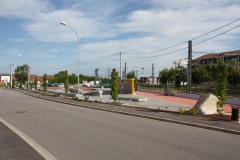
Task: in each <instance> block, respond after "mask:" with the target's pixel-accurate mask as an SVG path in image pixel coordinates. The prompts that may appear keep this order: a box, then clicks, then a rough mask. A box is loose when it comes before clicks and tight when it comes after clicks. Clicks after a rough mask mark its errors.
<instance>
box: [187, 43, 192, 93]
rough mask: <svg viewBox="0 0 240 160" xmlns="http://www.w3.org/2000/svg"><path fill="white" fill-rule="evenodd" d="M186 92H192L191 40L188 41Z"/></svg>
mask: <svg viewBox="0 0 240 160" xmlns="http://www.w3.org/2000/svg"><path fill="white" fill-rule="evenodd" d="M187 85H188V93H191V92H192V41H191V40H190V41H188V74H187Z"/></svg>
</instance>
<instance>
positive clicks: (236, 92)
mask: <svg viewBox="0 0 240 160" xmlns="http://www.w3.org/2000/svg"><path fill="white" fill-rule="evenodd" d="M166 87H168V88H172V89H173V92H175V93H176V92H177V93H187V85H186V84H185V85H180V86H179V87H176V86H175V85H173V84H168V85H167V84H158V85H151V84H140V88H141V89H148V90H159V91H164V88H166ZM215 90H216V84H213V83H204V84H197V85H196V84H193V85H192V88H191V91H192V92H191V93H194V94H214V92H215ZM227 96H228V97H231V98H240V85H238V86H233V85H228V87H227Z"/></svg>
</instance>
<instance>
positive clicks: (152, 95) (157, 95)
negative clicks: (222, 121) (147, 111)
mask: <svg viewBox="0 0 240 160" xmlns="http://www.w3.org/2000/svg"><path fill="white" fill-rule="evenodd" d="M135 93H136V94H137V95H138V96H142V97H145V98H151V99H156V100H163V101H168V102H174V103H180V104H185V105H189V106H192V107H193V106H194V105H195V104H196V103H197V100H195V99H188V98H181V97H175V96H165V95H164V94H161V93H148V92H141V91H136V92H135ZM223 109H224V112H225V113H227V114H231V112H232V109H231V107H230V106H229V105H225V106H224V107H223Z"/></svg>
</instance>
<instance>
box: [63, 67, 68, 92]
mask: <svg viewBox="0 0 240 160" xmlns="http://www.w3.org/2000/svg"><path fill="white" fill-rule="evenodd" d="M64 88H65V96H66V97H67V96H68V71H67V70H66V71H65V81H64Z"/></svg>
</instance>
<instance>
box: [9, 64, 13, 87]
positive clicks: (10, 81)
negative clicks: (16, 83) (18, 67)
mask: <svg viewBox="0 0 240 160" xmlns="http://www.w3.org/2000/svg"><path fill="white" fill-rule="evenodd" d="M12 66H13V64H10V88H12Z"/></svg>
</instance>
